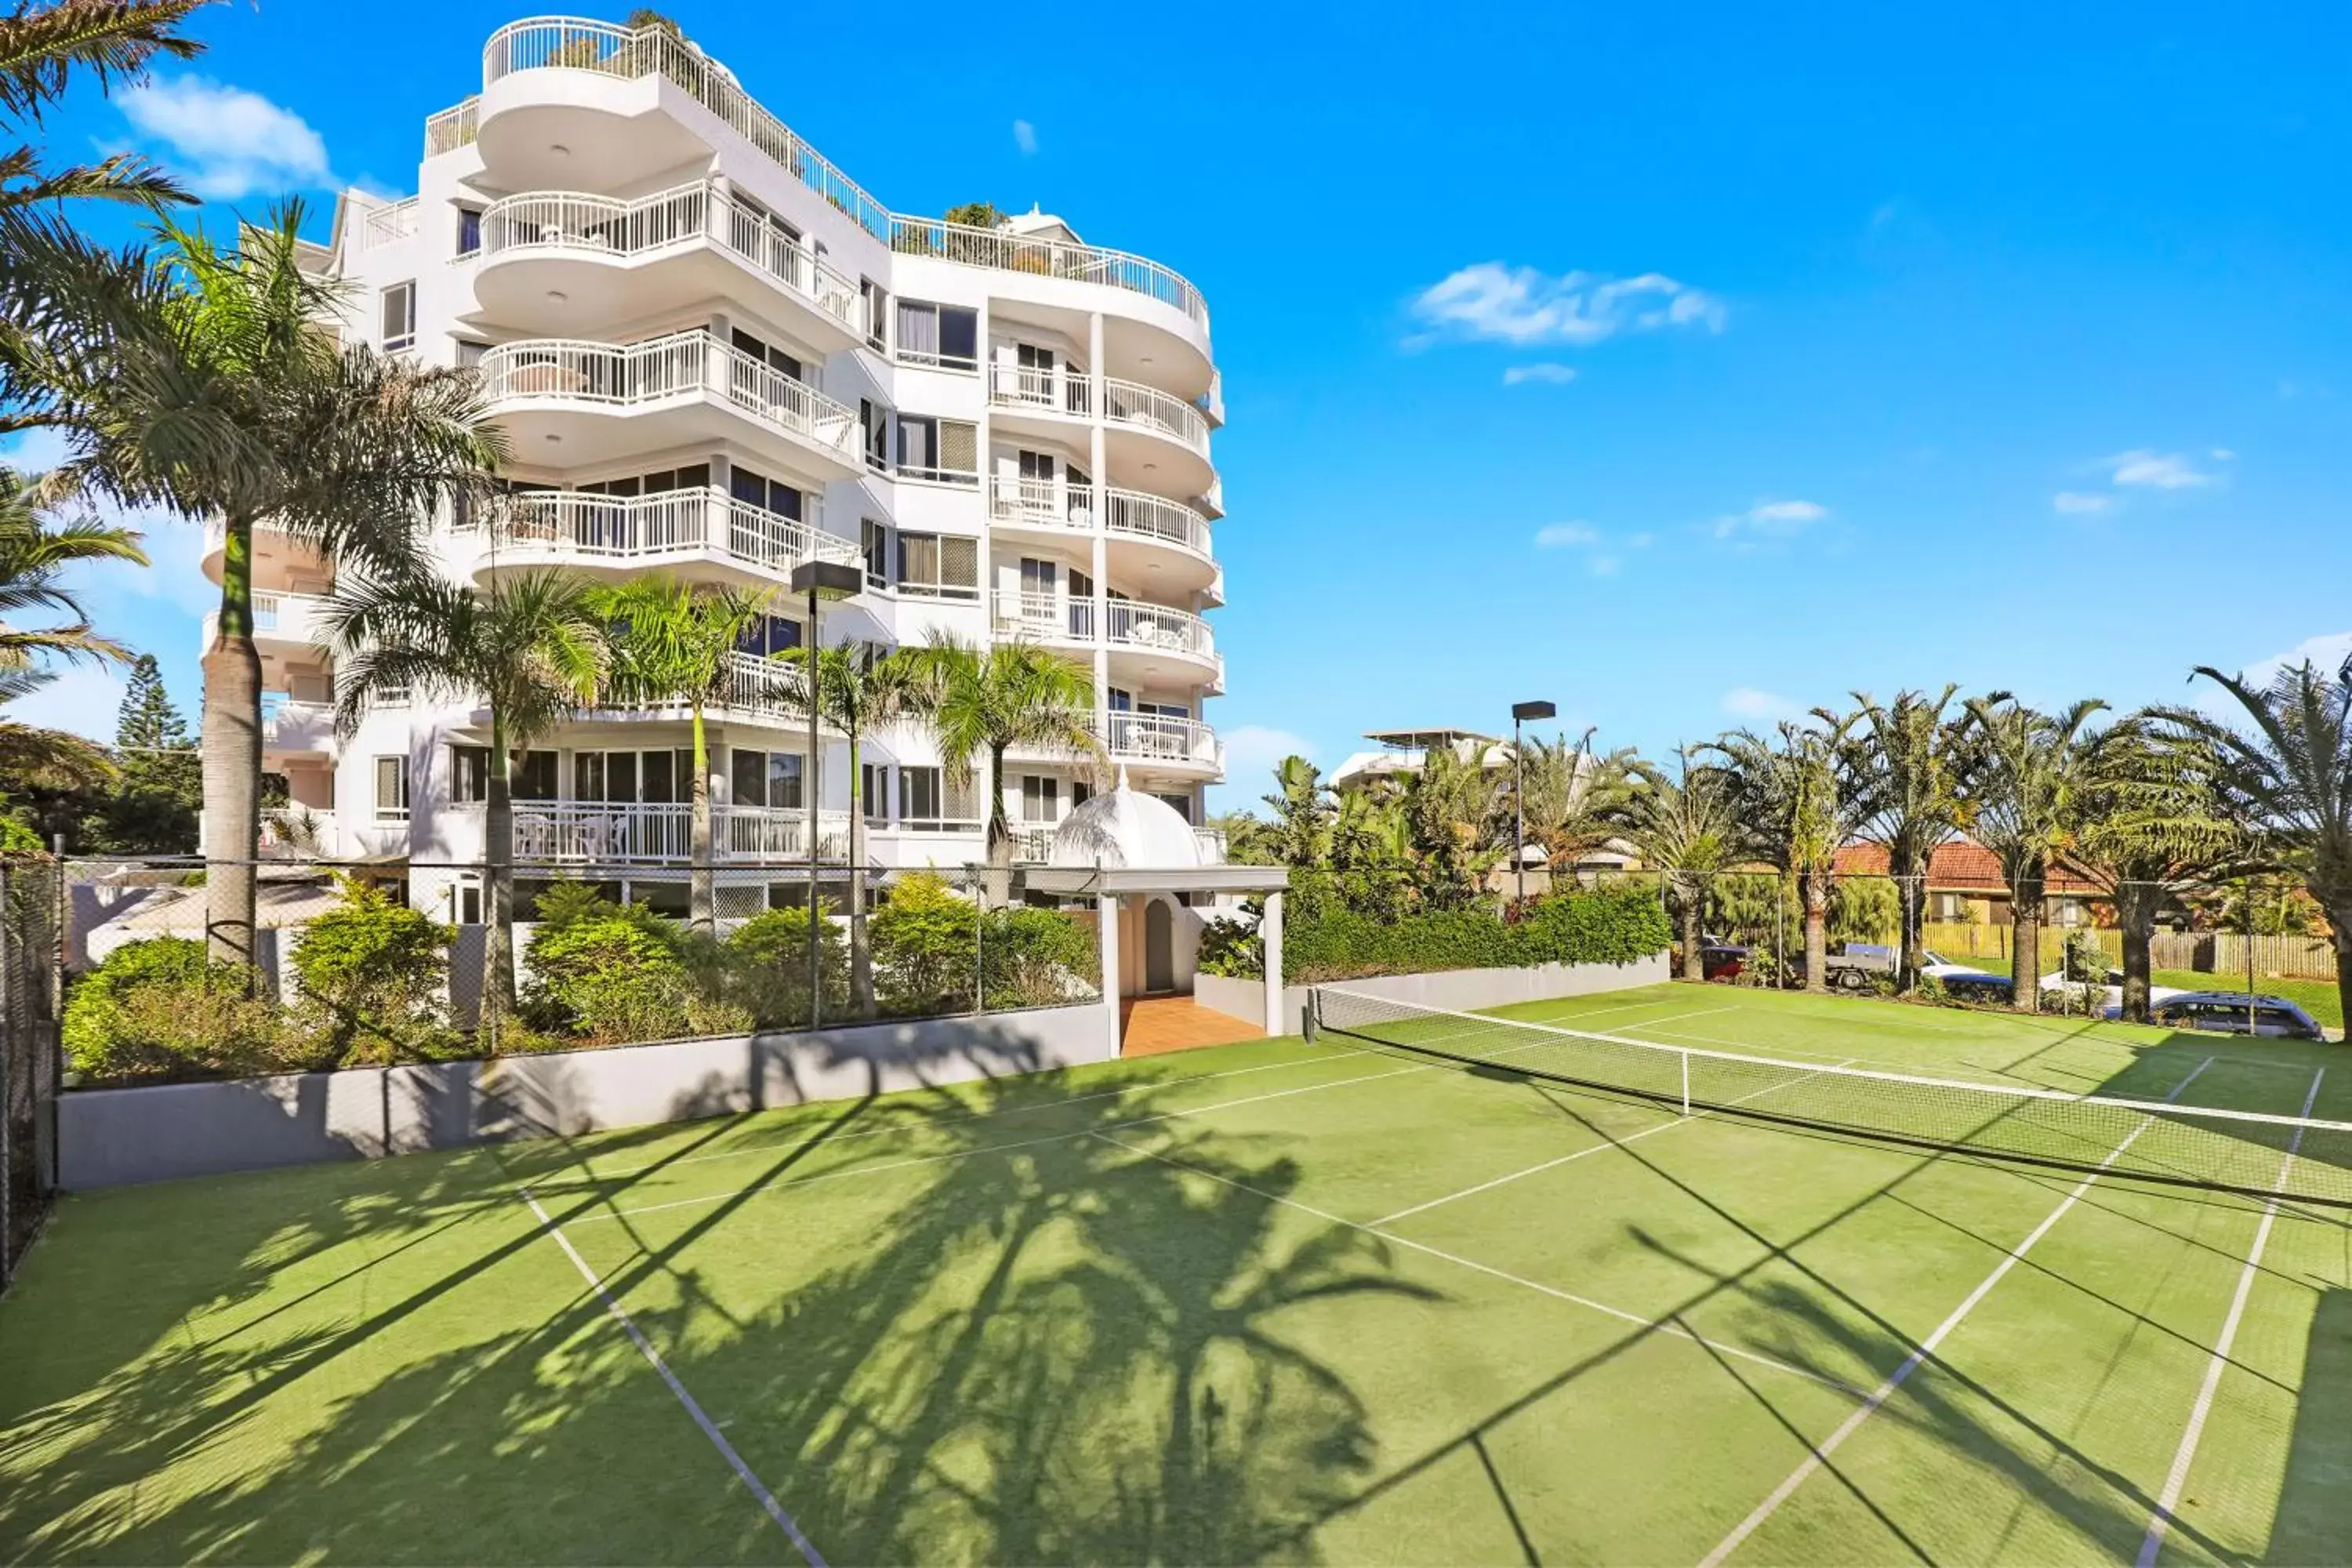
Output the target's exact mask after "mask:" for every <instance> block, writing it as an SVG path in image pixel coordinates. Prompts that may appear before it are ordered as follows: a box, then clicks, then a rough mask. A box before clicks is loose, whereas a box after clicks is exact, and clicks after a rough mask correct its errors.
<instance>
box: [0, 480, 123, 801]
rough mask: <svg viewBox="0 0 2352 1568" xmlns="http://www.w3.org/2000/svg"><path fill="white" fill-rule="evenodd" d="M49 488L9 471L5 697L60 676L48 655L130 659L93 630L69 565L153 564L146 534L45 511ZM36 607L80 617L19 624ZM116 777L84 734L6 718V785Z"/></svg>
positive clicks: (1, 492)
mask: <svg viewBox="0 0 2352 1568" xmlns="http://www.w3.org/2000/svg"><path fill="white" fill-rule="evenodd" d="M47 493H48V492H47V489H45V488H44V486H43V485H42V483H41V481H39V480H37V479H31V478H28V477H26V475H23V474H19V473H17V472H16V470H15V469H13V468H5V467H0V703H6V702H12V701H14V700H16V699H17V698H20V697H23V696H26V695H27V694H28V693H31V692H33V691H37V690H38V689H40V688H42V687H44V686H46V685H47V684H48V683H49V682H50V681H51V680H54V679H57V677H56V672H55V671H54V670H53V669H47V668H42V667H41V666H40V664H39V663H38V662H37V661H38V660H40V659H41V658H51V659H63V660H66V661H68V662H70V661H74V660H79V659H89V660H91V661H93V662H103V661H110V660H120V659H125V658H129V657H130V655H129V654H128V652H127V651H126V650H125V649H124V648H123V647H121V645H120V644H118V643H116V642H115V641H114V640H113V639H111V638H110V637H100V635H98V633H97V632H96V631H94V630H93V629H92V628H91V626H90V623H89V616H88V615H87V614H85V613H84V612H83V610H82V606H81V604H80V602H79V600H77V599H76V598H75V597H74V595H73V593H72V591H71V590H70V589H69V588H68V587H67V586H66V585H65V584H64V582H63V581H62V574H64V572H65V570H66V568H68V566H73V565H77V564H81V563H89V562H96V561H130V562H134V563H138V564H140V565H142V566H143V565H145V564H146V563H147V557H146V555H145V554H144V553H143V552H142V551H141V550H140V548H139V535H138V534H137V533H136V532H135V531H132V530H130V529H127V528H117V527H114V526H112V525H110V524H107V523H103V522H100V521H95V520H93V519H88V518H79V519H75V520H72V521H67V522H64V523H61V524H60V523H58V522H56V521H52V520H51V519H50V518H49V517H48V516H47V515H46V512H47V504H46V502H47ZM33 613H37V614H44V615H52V616H70V617H71V619H70V620H68V621H66V622H63V623H61V624H57V625H51V626H23V625H20V624H18V621H19V617H21V616H25V615H27V614H33ZM113 773H114V768H113V764H112V763H110V762H109V761H108V760H107V756H106V753H105V752H104V751H103V750H101V749H100V748H99V747H97V746H94V745H92V744H90V743H89V742H87V741H84V740H82V739H81V738H80V737H79V736H78V735H69V734H67V733H65V732H64V731H58V730H44V729H41V728H39V727H38V726H36V725H31V724H25V723H21V722H19V721H16V720H0V784H15V785H19V786H21V785H26V784H30V785H37V786H39V787H44V788H52V789H59V788H73V787H76V786H79V785H93V784H103V783H105V782H106V781H107V780H108V779H110V778H111V777H112V775H113Z"/></svg>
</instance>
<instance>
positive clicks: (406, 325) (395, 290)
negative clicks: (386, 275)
mask: <svg viewBox="0 0 2352 1568" xmlns="http://www.w3.org/2000/svg"><path fill="white" fill-rule="evenodd" d="M377 303H378V304H379V306H380V307H381V319H382V321H383V334H382V336H381V337H379V338H378V339H377V345H378V346H379V347H381V348H382V349H383V352H384V353H394V351H396V350H399V349H408V348H415V346H416V285H415V284H414V283H394V284H392V285H390V286H388V287H387V288H386V289H384V290H383V294H382V295H380V296H379V297H378V300H377Z"/></svg>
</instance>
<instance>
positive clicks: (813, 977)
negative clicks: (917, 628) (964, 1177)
mask: <svg viewBox="0 0 2352 1568" xmlns="http://www.w3.org/2000/svg"><path fill="white" fill-rule="evenodd" d="M864 586H866V574H865V573H864V572H863V571H861V570H860V569H859V568H857V567H855V566H845V565H843V564H842V563H840V562H838V561H803V562H802V563H800V564H799V565H797V566H795V567H793V593H795V594H802V593H804V594H806V595H808V665H807V668H808V681H807V683H806V684H805V686H804V687H803V690H804V691H805V693H806V694H807V697H808V761H807V762H806V763H803V766H802V773H801V784H802V786H803V788H804V789H805V790H806V791H807V792H808V857H809V890H808V917H809V918H808V952H809V960H808V976H809V1027H810V1028H812V1029H814V1028H815V1027H817V1026H819V1025H820V1024H822V1023H823V1022H824V991H823V989H822V979H823V969H822V967H821V964H820V962H819V959H820V954H821V952H822V948H821V944H820V943H819V942H817V929H816V922H817V921H818V920H819V918H820V917H821V916H822V913H823V911H822V910H819V909H818V907H817V898H816V868H817V818H816V797H817V784H818V781H819V780H820V779H822V778H823V777H824V771H823V769H822V767H821V766H820V763H821V759H820V757H819V756H818V754H817V749H816V748H817V736H816V720H817V711H818V710H820V709H821V708H823V707H824V679H823V678H822V675H821V673H820V669H821V664H820V660H819V658H818V654H819V650H820V649H822V648H823V647H824V638H822V637H818V636H817V601H818V600H820V599H846V598H848V597H849V596H850V595H853V594H856V592H857V591H858V590H859V589H860V588H863V587H864ZM849 874H850V875H851V876H853V877H858V876H863V875H864V874H865V872H864V870H863V868H859V867H856V866H852V867H850V868H849Z"/></svg>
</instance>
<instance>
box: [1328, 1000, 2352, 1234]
mask: <svg viewBox="0 0 2352 1568" xmlns="http://www.w3.org/2000/svg"><path fill="white" fill-rule="evenodd" d="M1308 1019H1309V1022H1310V1025H1311V1029H1310V1033H1317V1034H1319V1033H1324V1032H1328V1033H1330V1034H1333V1035H1338V1036H1343V1037H1347V1038H1349V1039H1353V1040H1361V1041H1369V1042H1371V1043H1374V1044H1378V1045H1382V1046H1391V1047H1398V1048H1401V1049H1403V1050H1407V1051H1412V1052H1414V1053H1417V1054H1419V1055H1423V1056H1428V1057H1433V1058H1441V1059H1444V1060H1447V1061H1452V1062H1458V1063H1461V1064H1463V1065H1465V1066H1467V1067H1471V1068H1481V1069H1486V1070H1489V1071H1502V1072H1507V1073H1509V1074H1512V1075H1514V1076H1517V1077H1523V1078H1528V1079H1547V1080H1549V1081H1552V1082H1556V1083H1561V1084H1566V1085H1570V1086H1573V1087H1576V1088H1580V1089H1599V1090H1602V1091H1605V1092H1608V1093H1611V1094H1616V1095H1624V1096H1631V1097H1633V1098H1635V1099H1639V1100H1649V1101H1652V1102H1654V1103H1655V1104H1657V1105H1660V1106H1664V1107H1665V1108H1667V1109H1669V1110H1677V1111H1679V1112H1681V1113H1682V1114H1683V1115H1685V1116H1690V1115H1696V1114H1699V1113H1703V1112H1704V1113H1710V1114H1716V1115H1723V1116H1730V1117H1736V1118H1738V1119H1740V1120H1742V1121H1758V1122H1764V1123H1771V1124H1779V1125H1781V1126H1786V1127H1792V1128H1800V1129H1822V1130H1827V1131H1834V1132H1842V1133H1850V1134H1853V1135H1855V1136H1858V1137H1863V1138H1868V1139H1873V1140H1876V1141H1880V1142H1893V1143H1898V1144H1906V1145H1909V1146H1912V1147H1916V1148H1923V1149H1931V1150H1936V1151H1939V1152H1962V1153H1970V1154H1978V1155H1983V1156H1986V1157H1989V1158H1992V1159H1999V1160H2009V1161H2017V1162H2021V1163H2028V1164H2034V1165H2047V1166H2054V1167H2058V1168H2061V1169H2065V1170H2075V1171H2104V1172H2107V1173H2112V1174H2116V1175H2127V1176H2134V1177H2138V1178H2140V1179H2142V1180H2146V1181H2152V1182H2166V1183H2171V1184H2178V1185H2182V1186H2194V1187H2205V1188H2212V1189H2217V1190H2221V1191H2228V1192H2239V1193H2246V1194H2252V1195H2254V1196H2257V1197H2273V1196H2284V1197H2290V1198H2295V1199H2300V1200H2304V1201H2307V1202H2312V1203H2321V1204H2331V1205H2347V1206H2352V1122H2347V1121H2315V1120H2312V1119H2310V1118H2309V1117H2308V1116H2307V1115H2306V1116H2279V1115H2270V1114H2265V1113H2263V1112H2258V1111H2247V1110H2221V1109H2217V1108H2212V1107H2206V1106H2199V1105H2191V1104H2174V1103H2170V1102H2159V1101H2156V1100H2132V1099H2126V1098H2121V1097H2116V1096H2106V1095H2095V1094H2094V1095H2083V1094H2068V1093H2065V1092H2063V1090H2058V1089H2031V1088H2025V1087H2022V1086H2019V1085H2011V1084H1992V1083H1970V1082H1968V1081H1965V1080H1962V1079H1940V1078H1926V1077H1917V1076H1914V1075H1911V1074H1907V1073H1894V1072H1883V1071H1877V1070H1874V1069H1870V1068H1856V1067H1848V1066H1843V1065H1837V1066H1833V1065H1831V1064H1829V1063H1827V1062H1801V1061H1789V1060H1784V1059H1781V1058H1774V1057H1768V1056H1759V1055H1748V1054H1746V1053H1741V1052H1735V1051H1721V1050H1707V1049H1701V1048H1698V1047H1683V1046H1665V1045H1659V1044H1656V1043H1654V1042H1652V1041H1648V1040H1637V1039H1633V1038H1631V1037H1627V1036H1623V1035H1611V1034H1602V1033H1596V1032H1593V1031H1589V1030H1584V1029H1571V1028H1566V1027H1562V1026H1559V1025H1554V1024H1533V1023H1526V1022H1521V1021H1518V1020H1515V1019H1509V1018H1496V1017H1491V1016H1486V1015H1483V1014H1477V1013H1456V1012H1450V1011H1447V1010H1445V1009H1443V1008H1437V1007H1423V1006H1419V1005H1414V1004H1412V1003H1408V1002H1394V1001H1391V1000H1389V999H1387V998H1385V997H1380V996H1370V995H1367V994H1363V993H1361V992H1355V991H1349V990H1347V989H1346V988H1344V987H1341V986H1334V985H1322V986H1317V987H1315V988H1314V990H1313V992H1312V993H1311V1001H1310V1004H1309V1010H1308ZM2183 1076H2184V1079H2185V1078H2186V1077H2187V1075H2186V1074H2184V1075H2183ZM2169 1087H2170V1088H2171V1089H2172V1090H2173V1092H2174V1093H2176V1094H2178V1093H2180V1092H2181V1091H2182V1090H2183V1089H2185V1088H2187V1087H2189V1086H2188V1085H2186V1084H2185V1082H2184V1083H2181V1084H2175V1085H2172V1086H2169ZM2317 1091H2318V1085H2317V1082H2316V1081H2314V1082H2313V1083H2312V1085H2311V1096H2310V1098H2307V1099H2306V1100H2305V1103H2304V1109H2305V1111H2306V1112H2307V1111H2308V1110H2310V1107H2311V1100H2312V1099H2315V1098H2316V1095H2317Z"/></svg>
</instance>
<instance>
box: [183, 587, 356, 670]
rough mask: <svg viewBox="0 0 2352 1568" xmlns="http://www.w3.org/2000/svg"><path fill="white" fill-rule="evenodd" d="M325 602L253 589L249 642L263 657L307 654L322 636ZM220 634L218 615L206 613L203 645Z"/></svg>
mask: <svg viewBox="0 0 2352 1568" xmlns="http://www.w3.org/2000/svg"><path fill="white" fill-rule="evenodd" d="M326 606H327V601H326V600H325V599H324V598H323V597H321V596H320V595H316V594H279V593H273V592H270V591H268V590H266V589H257V590H255V592H254V595H253V641H254V644H255V646H256V647H259V648H260V649H261V650H262V651H263V652H264V653H265V654H267V653H269V652H273V651H275V652H285V653H309V652H310V650H311V649H312V648H313V647H316V646H317V645H318V644H319V643H320V642H322V641H324V640H325V637H326ZM219 631H220V612H219V611H218V610H216V609H215V610H206V611H205V618H204V635H205V647H211V646H212V644H213V638H214V637H215V636H216V635H218V633H219Z"/></svg>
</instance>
